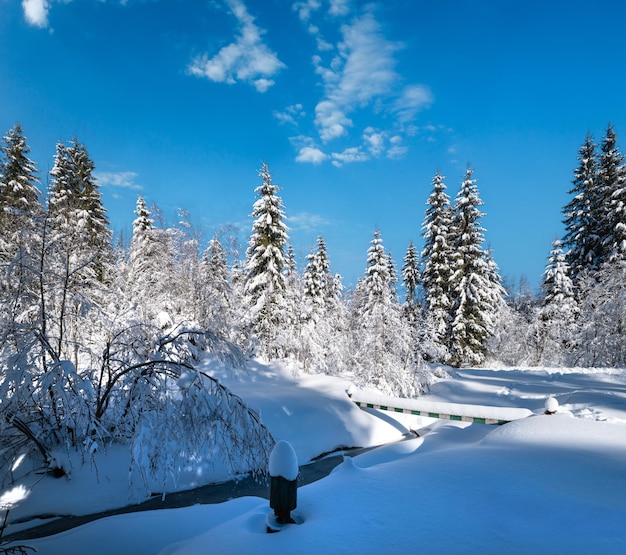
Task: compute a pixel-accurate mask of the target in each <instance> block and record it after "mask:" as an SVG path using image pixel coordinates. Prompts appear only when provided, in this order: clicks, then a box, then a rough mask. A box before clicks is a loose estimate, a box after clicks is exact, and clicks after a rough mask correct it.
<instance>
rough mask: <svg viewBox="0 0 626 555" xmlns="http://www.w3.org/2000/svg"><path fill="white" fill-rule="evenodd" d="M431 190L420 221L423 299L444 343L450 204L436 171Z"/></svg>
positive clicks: (446, 333) (448, 301)
mask: <svg viewBox="0 0 626 555" xmlns="http://www.w3.org/2000/svg"><path fill="white" fill-rule="evenodd" d="M432 183H433V190H432V193H431V194H430V196H429V197H428V200H427V201H426V204H427V206H428V208H427V209H426V215H425V218H424V223H423V224H422V235H423V237H424V248H423V250H422V287H423V290H424V300H425V302H426V306H427V308H428V311H429V313H430V315H431V318H432V324H433V327H434V330H435V334H436V337H437V338H438V341H439V342H440V343H441V344H442V345H446V344H447V338H448V336H449V326H450V320H449V316H450V307H451V303H452V301H451V298H450V281H451V276H452V270H453V268H452V266H451V257H452V244H451V240H452V237H451V233H452V219H453V213H452V207H451V205H450V197H449V196H448V194H447V193H446V188H447V187H446V184H445V183H444V176H443V175H441V174H440V173H439V172H437V173H436V174H435V177H434V178H433V181H432Z"/></svg>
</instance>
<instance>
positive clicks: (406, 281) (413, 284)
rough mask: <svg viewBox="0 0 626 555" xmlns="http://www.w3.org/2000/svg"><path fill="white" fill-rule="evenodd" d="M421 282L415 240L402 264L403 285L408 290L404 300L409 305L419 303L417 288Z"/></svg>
mask: <svg viewBox="0 0 626 555" xmlns="http://www.w3.org/2000/svg"><path fill="white" fill-rule="evenodd" d="M419 284H420V271H419V260H418V256H417V250H416V249H415V245H414V244H413V241H411V242H410V243H409V246H408V248H407V250H406V254H405V255H404V260H403V264H402V285H404V288H405V290H406V293H405V296H404V302H405V304H407V305H410V306H414V305H416V304H417V288H418V286H419Z"/></svg>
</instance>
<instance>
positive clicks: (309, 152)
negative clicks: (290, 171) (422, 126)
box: [293, 0, 433, 166]
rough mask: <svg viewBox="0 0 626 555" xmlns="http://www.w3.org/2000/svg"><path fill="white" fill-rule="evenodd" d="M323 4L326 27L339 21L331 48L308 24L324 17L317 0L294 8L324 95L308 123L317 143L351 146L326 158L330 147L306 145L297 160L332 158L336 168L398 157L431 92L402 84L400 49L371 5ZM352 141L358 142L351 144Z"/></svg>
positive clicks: (430, 99)
mask: <svg viewBox="0 0 626 555" xmlns="http://www.w3.org/2000/svg"><path fill="white" fill-rule="evenodd" d="M324 6H326V7H327V12H326V17H325V19H324V22H325V24H326V25H328V24H329V23H328V22H329V21H330V22H331V24H332V22H337V23H341V22H342V21H343V24H341V25H340V27H339V32H340V40H339V41H338V42H337V43H336V44H331V43H329V42H328V40H327V39H326V38H325V37H323V36H322V32H321V31H320V29H319V28H318V27H317V26H316V25H314V24H313V19H314V18H315V17H316V16H318V19H319V17H321V16H322V15H324V14H322V13H321V11H322V10H321V8H322V7H323V5H322V4H321V3H320V2H319V1H317V0H307V1H302V2H296V3H295V4H294V6H293V7H294V10H296V12H297V13H298V16H299V17H300V19H301V20H302V21H303V23H305V25H307V29H308V31H309V32H310V33H312V34H313V35H314V36H315V38H316V41H317V45H318V51H317V53H316V54H315V55H314V56H313V57H312V63H313V67H314V70H315V73H316V75H318V76H319V80H320V83H319V84H320V85H321V89H322V90H323V94H322V95H321V97H320V98H319V99H318V101H317V103H316V105H315V110H314V114H315V116H314V121H313V123H314V125H315V128H316V130H317V134H318V136H319V141H321V143H322V144H324V145H328V144H330V143H331V142H334V141H338V140H339V139H343V142H344V143H345V142H348V143H349V142H352V143H353V144H352V145H350V144H348V145H342V146H343V147H344V148H343V150H341V151H336V152H334V153H332V154H330V155H327V156H326V157H325V158H324V157H323V156H321V155H320V154H323V150H331V149H330V148H324V147H317V146H315V145H314V144H308V145H306V146H305V147H301V148H300V150H299V151H298V155H297V159H298V160H299V161H303V162H304V161H310V162H312V163H320V161H324V160H331V161H332V163H333V164H334V165H336V166H341V165H344V164H347V163H352V162H363V161H365V160H368V159H370V158H381V157H386V158H399V157H401V156H403V155H404V154H405V153H406V152H407V150H408V148H407V146H406V145H405V144H403V137H408V136H411V134H412V133H413V130H414V129H415V128H416V127H415V126H414V125H413V124H412V122H413V121H414V119H415V117H416V115H417V113H418V112H419V111H420V110H423V109H425V108H427V107H428V106H430V104H432V102H433V96H432V93H431V91H430V89H429V88H428V87H426V86H424V85H419V84H407V83H406V82H404V79H403V78H402V76H401V75H400V74H399V73H398V71H397V69H396V67H397V60H396V57H397V56H396V55H397V53H398V51H399V50H401V49H402V48H403V45H402V44H401V43H398V42H393V41H390V40H388V39H387V38H386V37H385V35H384V32H383V28H382V26H381V24H380V23H379V22H378V20H377V19H376V8H375V5H374V4H368V5H367V6H366V7H365V8H364V9H363V11H361V13H354V12H353V11H352V5H351V2H350V1H348V0H330V2H329V3H328V4H326V3H324ZM329 16H330V18H329ZM381 119H382V120H384V121H385V122H386V125H387V129H386V130H385V129H376V128H375V125H374V122H379V123H380V121H381ZM368 120H369V121H368ZM363 122H365V125H364V127H362V128H361V129H363V130H362V131H361V132H360V133H359V135H357V137H355V136H354V132H355V130H358V128H359V125H363ZM356 141H360V143H358V144H357V145H355V144H354V143H355V142H356ZM311 142H312V141H311ZM314 153H315V154H317V156H314V155H313V154H314Z"/></svg>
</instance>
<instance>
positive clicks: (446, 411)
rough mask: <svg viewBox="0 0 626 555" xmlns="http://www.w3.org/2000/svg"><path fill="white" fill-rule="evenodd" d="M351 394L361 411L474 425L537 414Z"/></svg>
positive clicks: (358, 391)
mask: <svg viewBox="0 0 626 555" xmlns="http://www.w3.org/2000/svg"><path fill="white" fill-rule="evenodd" d="M347 393H348V396H349V397H350V399H352V401H353V402H354V403H355V404H356V405H357V406H359V407H361V408H368V409H376V410H385V411H390V412H399V413H403V414H412V415H415V416H425V417H428V418H441V419H445V420H456V421H459V422H474V423H476V424H496V425H501V424H506V423H507V422H511V421H513V420H520V419H521V418H526V417H528V416H531V415H532V414H533V412H532V411H530V410H529V409H524V408H516V407H489V406H484V405H464V404H459V403H442V402H438V401H423V400H422V399H402V398H398V397H387V396H385V395H380V394H377V393H372V392H370V391H362V390H360V389H356V388H350V389H349V390H348V391H347Z"/></svg>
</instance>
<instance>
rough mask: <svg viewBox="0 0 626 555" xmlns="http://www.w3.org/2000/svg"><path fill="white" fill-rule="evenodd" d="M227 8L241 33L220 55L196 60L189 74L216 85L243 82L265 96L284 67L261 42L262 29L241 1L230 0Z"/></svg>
mask: <svg viewBox="0 0 626 555" xmlns="http://www.w3.org/2000/svg"><path fill="white" fill-rule="evenodd" d="M226 3H227V5H228V7H229V8H230V10H231V11H232V13H233V15H234V16H235V17H236V18H237V21H238V23H239V33H238V35H237V36H236V38H235V42H232V43H231V44H228V45H227V46H224V47H223V48H222V49H221V50H220V51H219V52H218V53H217V54H215V55H214V56H212V57H209V56H208V54H204V55H202V56H199V57H197V58H196V59H195V60H193V62H192V63H191V65H190V66H189V72H190V73H191V74H192V75H196V76H198V77H206V78H207V79H210V80H211V81H215V82H217V83H228V84H231V85H232V84H234V83H236V82H238V81H243V82H245V83H249V84H251V85H253V86H254V87H255V88H256V90H257V91H259V92H265V91H267V89H269V88H270V87H271V86H272V85H273V84H274V81H273V80H272V79H271V77H273V76H274V75H276V74H277V73H278V72H279V71H280V70H281V69H283V68H284V67H285V64H283V63H282V62H281V61H280V60H279V59H278V57H277V56H276V54H275V53H274V52H272V51H271V50H270V49H269V48H268V47H267V45H265V44H264V43H263V41H262V39H261V37H262V35H263V33H264V32H265V31H264V30H263V29H260V28H259V27H257V25H256V24H255V22H254V17H252V16H251V15H250V14H249V13H248V10H247V8H246V6H245V5H244V3H243V2H242V1H241V0H227V2H226Z"/></svg>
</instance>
